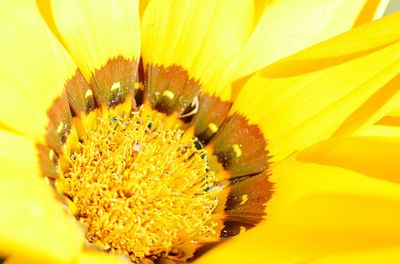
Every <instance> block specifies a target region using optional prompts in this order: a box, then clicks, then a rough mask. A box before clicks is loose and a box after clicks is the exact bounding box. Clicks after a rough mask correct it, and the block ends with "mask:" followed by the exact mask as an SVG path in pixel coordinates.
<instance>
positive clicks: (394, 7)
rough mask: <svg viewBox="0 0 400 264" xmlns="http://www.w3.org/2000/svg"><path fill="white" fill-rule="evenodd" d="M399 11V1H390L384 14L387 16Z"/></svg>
mask: <svg viewBox="0 0 400 264" xmlns="http://www.w3.org/2000/svg"><path fill="white" fill-rule="evenodd" d="M399 10H400V0H391V1H390V3H389V5H388V7H387V9H386V12H385V14H386V15H388V14H391V13H393V12H396V11H399Z"/></svg>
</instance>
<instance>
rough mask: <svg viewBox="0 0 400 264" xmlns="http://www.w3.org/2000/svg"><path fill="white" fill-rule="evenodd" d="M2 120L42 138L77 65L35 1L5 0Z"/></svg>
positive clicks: (0, 45)
mask: <svg viewBox="0 0 400 264" xmlns="http://www.w3.org/2000/svg"><path fill="white" fill-rule="evenodd" d="M0 8H1V10H3V15H2V16H1V17H0V32H1V34H2V36H3V38H2V41H1V43H0V49H1V50H2V57H1V63H0V75H1V76H0V85H1V86H2V88H1V89H0V98H1V103H0V116H1V117H0V123H3V124H4V125H5V127H8V128H10V129H11V130H13V131H16V132H18V133H20V134H23V135H25V136H27V137H30V138H32V139H35V140H37V141H43V140H44V135H45V131H46V130H45V128H46V125H47V123H48V117H47V111H48V109H49V107H50V106H51V105H52V103H53V102H54V100H55V99H56V97H58V96H60V95H61V92H62V90H63V88H64V83H65V82H66V80H67V79H68V78H69V77H71V76H72V74H73V73H74V71H75V65H74V63H73V62H72V60H71V59H70V58H69V56H68V54H67V52H65V50H63V48H62V47H61V45H60V44H59V43H58V42H57V41H56V39H55V38H54V37H53V36H52V35H51V33H50V31H49V30H48V29H47V28H46V25H45V23H44V22H43V20H41V17H40V13H39V10H38V9H37V7H36V5H35V2H34V1H13V2H12V3H11V2H9V1H4V2H1V4H0Z"/></svg>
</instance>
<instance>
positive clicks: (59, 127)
mask: <svg viewBox="0 0 400 264" xmlns="http://www.w3.org/2000/svg"><path fill="white" fill-rule="evenodd" d="M63 128H64V122H60V124H58V126H57V130H56V131H57V133H58V134H61V132H62V131H63Z"/></svg>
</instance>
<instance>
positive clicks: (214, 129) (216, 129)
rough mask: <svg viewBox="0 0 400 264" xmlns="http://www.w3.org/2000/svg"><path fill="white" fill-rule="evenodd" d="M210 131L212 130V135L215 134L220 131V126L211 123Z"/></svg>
mask: <svg viewBox="0 0 400 264" xmlns="http://www.w3.org/2000/svg"><path fill="white" fill-rule="evenodd" d="M208 129H210V131H211V132H212V133H215V132H217V131H218V126H217V124H215V123H209V124H208Z"/></svg>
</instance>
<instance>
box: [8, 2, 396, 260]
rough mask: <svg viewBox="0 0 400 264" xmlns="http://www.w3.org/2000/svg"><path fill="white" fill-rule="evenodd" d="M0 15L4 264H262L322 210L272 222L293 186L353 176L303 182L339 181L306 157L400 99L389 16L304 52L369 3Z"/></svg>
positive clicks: (373, 8)
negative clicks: (170, 263) (125, 263)
mask: <svg viewBox="0 0 400 264" xmlns="http://www.w3.org/2000/svg"><path fill="white" fill-rule="evenodd" d="M0 6H1V10H2V11H1V12H2V16H1V18H0V32H1V33H2V36H3V38H2V41H1V42H0V47H1V52H2V60H1V63H0V64H1V71H0V72H1V73H0V81H1V85H2V89H1V92H0V98H1V104H0V112H1V117H0V128H1V130H0V142H1V146H2V147H1V150H0V157H1V158H0V165H1V169H0V171H1V176H0V180H1V184H0V199H1V201H2V202H1V203H0V209H1V210H2V211H3V215H2V217H1V219H0V255H1V256H2V257H4V258H6V261H7V262H8V263H13V262H14V263H31V262H38V263H97V262H101V263H107V262H110V263H118V262H120V261H124V260H125V261H128V260H132V261H140V262H151V261H153V260H156V259H161V260H162V261H170V260H172V261H173V260H183V261H186V260H188V261H190V260H194V259H197V258H198V257H199V256H201V255H203V254H204V253H206V254H205V255H204V258H203V259H199V261H200V262H201V261H203V262H206V263H207V262H208V263H216V262H226V261H232V262H235V261H236V262H238V263H244V262H248V263H251V262H255V261H256V262H262V261H263V260H265V256H266V255H265V254H266V252H270V251H271V250H276V252H278V253H279V250H285V247H283V246H282V245H283V244H284V243H282V242H283V241H286V240H287V238H288V236H290V235H291V234H292V233H291V232H290V231H292V229H290V228H287V227H290V226H291V224H292V223H293V222H294V224H293V226H294V227H296V224H298V226H299V227H303V226H307V227H310V226H311V225H312V224H315V223H314V222H311V220H310V221H309V222H307V221H306V220H307V219H304V218H301V217H299V219H296V214H295V213H293V212H297V213H299V212H302V211H301V210H302V209H304V210H305V212H310V213H312V212H315V211H317V212H325V211H324V210H322V209H321V210H319V209H317V210H316V209H315V208H324V207H323V206H324V204H325V202H329V201H331V200H329V199H332V197H330V196H327V197H325V196H324V197H317V198H318V199H312V200H311V201H310V204H311V205H309V206H308V207H304V206H303V207H301V206H299V207H298V208H297V207H296V208H294V209H296V210H297V211H296V210H287V209H285V208H288V206H289V208H293V207H292V206H293V205H296V201H299V200H300V198H301V194H299V195H297V193H296V192H294V193H292V192H291V188H292V187H293V186H294V184H296V188H300V187H301V188H302V189H301V190H303V191H302V192H303V193H306V194H307V195H308V196H310V197H311V194H310V193H317V192H319V193H324V192H326V193H328V194H329V192H328V191H329V190H332V189H335V188H342V186H341V184H339V183H340V182H339V183H338V181H337V180H335V179H336V178H335V177H334V176H336V175H337V174H340V173H342V172H343V171H345V172H346V173H347V174H349V175H353V174H356V173H355V172H352V171H350V170H349V171H347V170H344V169H338V168H335V169H332V168H331V167H328V166H322V165H314V164H310V162H314V163H321V164H327V165H335V166H341V167H345V168H347V166H346V165H342V164H341V163H340V162H339V161H340V158H339V157H338V158H337V159H336V157H335V158H331V159H332V160H334V161H335V162H336V161H338V162H339V163H337V164H336V163H335V164H331V163H329V162H328V163H324V162H323V161H319V160H318V158H321V159H323V157H324V156H323V154H326V151H325V148H324V146H325V145H323V144H328V145H329V144H331V143H325V142H322V143H319V144H322V146H321V147H320V145H313V146H311V147H307V146H309V145H311V144H313V143H317V142H319V141H321V140H324V139H327V138H329V137H331V136H345V135H348V134H350V133H353V132H355V131H356V130H358V129H361V128H362V127H363V126H365V125H368V124H372V123H374V122H376V121H377V120H379V119H380V118H381V117H382V116H383V115H384V113H385V111H386V109H387V108H388V107H389V106H388V105H389V104H391V103H392V100H393V99H392V98H394V97H393V94H395V91H397V90H396V89H397V88H395V87H396V86H395V85H394V83H392V80H393V79H394V78H395V76H397V74H398V73H399V71H400V57H399V56H398V53H399V52H400V43H399V39H400V34H399V33H400V32H399V31H400V15H393V16H390V17H387V18H385V19H382V20H380V21H378V22H375V23H371V24H365V25H363V26H360V27H358V28H356V29H354V30H352V31H350V32H348V33H345V34H343V35H340V36H338V37H336V38H332V39H330V40H328V41H326V42H322V43H321V44H318V45H315V46H313V47H311V48H307V47H310V46H312V45H314V44H316V43H318V42H321V41H322V40H325V39H328V38H330V37H333V36H334V35H337V34H339V33H342V32H344V31H346V30H348V29H349V28H351V27H352V26H353V25H359V24H363V23H364V22H367V21H368V20H371V19H372V18H373V17H374V15H375V14H376V13H379V12H381V10H382V9H381V8H380V7H381V3H380V1H361V0H357V1H351V2H349V1H344V0H337V1H331V0H329V1H328V0H326V1H325V0H318V1H317V0H315V1H310V2H309V3H308V4H307V5H305V4H304V2H303V1H293V0H282V1H265V2H264V1H241V0H237V1H234V0H221V1H213V0H210V1H204V0H203V1H178V0H177V1H166V0H151V1H143V2H140V3H138V1H134V0H120V1H79V0H74V1H61V0H59V1H57V0H54V1H40V0H38V1H27V0H26V1H25V0H18V1H13V2H7V1H5V2H4V3H1V4H0ZM288 11H290V12H293V14H290V15H287V12H288ZM305 48H307V49H305ZM303 49H304V50H303ZM300 50H303V51H301V52H299V51H300ZM292 54H294V55H292ZM289 55H291V56H289ZM287 56H289V57H287ZM285 57H286V58H285ZM232 87H233V89H232ZM380 95H385V97H384V98H385V100H382V99H380V98H381V97H380ZM328 142H330V141H328ZM300 150H302V151H301V152H300V154H298V152H299V151H300ZM343 152H345V151H343ZM319 154H321V156H319ZM328 154H329V152H328ZM328 154H326V155H328ZM328 156H329V155H328ZM344 156H346V155H344ZM294 159H297V160H296V161H295V160H294ZM303 162H304V163H303ZM382 162H383V161H382ZM346 164H347V163H346ZM362 168H365V167H362ZM348 169H351V170H355V171H360V173H364V171H363V170H361V169H359V168H358V167H357V168H352V167H350V168H348ZM347 174H346V175H345V176H347ZM293 175H297V178H293ZM321 175H322V176H325V178H322V179H321V178H319V177H318V179H317V178H316V177H315V176H321ZM367 175H368V174H367ZM353 176H354V175H353ZM357 177H359V178H360V177H361V176H360V175H358V174H357V175H356V176H354V178H351V177H350V176H349V178H348V179H347V178H346V184H348V186H354V185H356V184H358V183H359V182H362V181H363V180H362V179H364V178H362V177H361V179H358V178H357ZM326 178H328V179H330V180H331V182H332V184H328V185H327V183H326V182H325V180H326ZM335 184H336V185H335ZM368 184H369V183H365V186H364V187H365V188H370V189H371V192H373V191H374V189H373V188H372V187H371V185H368ZM346 186H347V185H346ZM346 186H345V187H346ZM313 188H315V190H313ZM344 189H345V188H344ZM271 196H272V199H271V200H270V198H271ZM320 198H321V199H320ZM323 198H324V199H325V200H324V199H323ZM333 198H336V197H333ZM345 198H346V197H345ZM340 199H342V200H340ZM334 201H336V200H334ZM338 201H343V197H338ZM267 202H268V210H266V209H265V206H266V203H267ZM311 206H314V208H313V209H314V211H310V208H312V207H311ZM306 209H308V210H309V211H307V210H306ZM338 209H340V208H339V206H338ZM328 212H329V211H328ZM328 212H326V213H328ZM266 214H267V217H266ZM298 215H299V216H304V213H303V214H298ZM327 215H328V216H330V215H329V214H327ZM264 218H266V219H267V221H265V222H264ZM310 219H312V218H310ZM260 222H261V224H259V223H260ZM331 222H335V223H336V221H334V219H331ZM308 223H310V224H309V225H305V224H308ZM343 223H345V222H343ZM257 225H259V226H258V227H255V228H254V229H253V230H254V231H251V230H250V231H248V232H247V230H248V229H250V228H252V227H254V226H257ZM283 227H285V228H286V229H283ZM257 230H261V232H257ZM315 230H319V229H315ZM278 231H279V232H282V233H279V232H278ZM332 232H334V230H332ZM242 233H244V234H243V235H242ZM239 234H241V236H239V238H238V240H234V239H233V240H232V242H227V243H223V244H222V245H220V244H221V242H222V241H224V240H227V239H230V238H231V237H233V236H236V235H239ZM280 234H283V235H282V236H280ZM265 237H270V238H269V240H267V241H266V242H265V243H266V245H264V241H263V238H265ZM304 238H305V236H304V234H303V236H302V237H301V236H300V238H299V239H297V240H296V239H293V241H289V242H290V243H293V242H296V243H298V244H296V245H302V244H301V243H302V241H307V239H304ZM253 240H254V241H253ZM315 241H316V242H323V240H321V238H320V237H317V236H315ZM255 242H256V243H255ZM290 243H289V244H290ZM322 244H323V243H322ZM274 245H275V246H274ZM214 246H215V249H214V250H213V251H211V252H210V253H208V250H209V249H211V248H212V247H214ZM279 246H282V247H279ZM321 248H322V246H321ZM326 248H328V247H325V248H323V249H326ZM232 249H233V251H231V250H232ZM254 249H257V250H254ZM312 249H313V248H307V250H309V251H311V253H308V254H305V255H306V256H307V257H309V258H312V257H315V256H316V255H312V253H313V252H320V253H321V252H322V253H325V252H324V251H323V250H321V251H312ZM298 250H300V251H301V250H302V248H301V247H299V248H298ZM314 250H315V249H314ZM102 251H104V252H108V253H112V254H107V253H104V252H102ZM224 252H225V253H226V252H229V255H223V258H221V256H222V255H221V254H224ZM306 253H307V252H306ZM322 253H321V254H322ZM238 254H239V255H238ZM270 255H271V261H275V262H276V263H281V262H280V260H281V257H282V254H276V255H274V254H270ZM291 256H292V255H291ZM275 257H276V258H275ZM282 260H283V259H282ZM307 260H309V259H305V258H304V256H301V257H299V256H297V255H295V254H293V258H291V259H289V261H307Z"/></svg>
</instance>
